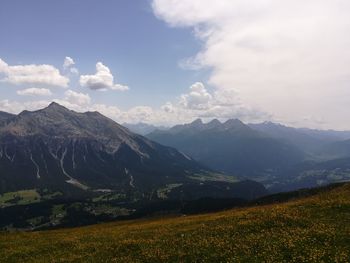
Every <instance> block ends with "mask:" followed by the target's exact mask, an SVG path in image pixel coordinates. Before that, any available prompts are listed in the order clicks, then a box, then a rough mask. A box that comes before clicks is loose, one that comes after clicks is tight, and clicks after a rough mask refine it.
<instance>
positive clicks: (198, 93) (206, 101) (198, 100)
mask: <svg viewBox="0 0 350 263" xmlns="http://www.w3.org/2000/svg"><path fill="white" fill-rule="evenodd" d="M211 100H212V96H211V95H210V94H209V92H208V91H207V90H206V89H205V87H204V85H203V83H201V82H196V83H194V84H193V85H192V86H191V87H190V92H189V93H188V94H183V95H182V96H181V101H180V103H181V105H183V106H184V107H186V108H189V109H195V110H196V109H197V110H200V109H208V108H209V107H210V102H211Z"/></svg>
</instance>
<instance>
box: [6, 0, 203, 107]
mask: <svg viewBox="0 0 350 263" xmlns="http://www.w3.org/2000/svg"><path fill="white" fill-rule="evenodd" d="M0 32H1V35H2V36H4V35H5V36H6V37H3V38H1V41H0V52H1V53H0V58H2V59H3V60H4V61H5V62H6V63H8V64H9V65H14V64H52V65H54V66H55V67H57V68H59V69H60V68H61V65H62V63H63V59H64V58H65V56H69V57H72V58H73V59H74V61H75V63H76V67H78V68H79V72H81V73H82V74H83V73H85V74H87V73H93V72H94V71H95V64H96V62H97V61H101V62H102V63H103V64H104V65H106V66H108V67H109V68H110V70H111V71H112V73H113V75H114V77H115V78H116V79H117V81H118V82H120V83H125V84H126V85H128V86H129V88H130V90H129V91H127V92H112V91H109V92H95V91H87V90H86V89H84V88H81V87H79V84H78V83H77V77H75V78H74V77H73V79H72V80H71V83H70V87H71V88H72V89H74V90H77V91H79V92H88V93H89V94H90V96H93V99H94V101H96V102H98V103H106V104H109V105H117V106H119V107H120V108H125V109H126V108H129V107H132V106H136V105H150V106H156V107H157V106H161V104H162V103H164V101H167V100H171V99H172V98H173V97H175V96H179V95H180V94H181V93H183V92H184V91H185V90H187V89H188V87H189V86H190V85H191V84H192V83H193V82H195V81H197V80H202V79H205V78H206V76H205V74H204V73H203V74H201V73H200V72H193V71H192V72H191V71H187V70H183V69H181V68H180V67H179V66H178V62H179V61H181V59H183V58H186V57H188V56H191V55H192V54H193V53H195V52H196V51H198V49H199V48H200V43H199V42H198V41H196V40H195V38H194V37H193V35H192V34H191V29H184V28H182V29H178V28H169V26H167V25H166V24H165V23H164V22H162V21H160V20H159V19H157V18H156V17H155V16H154V14H153V12H152V8H151V5H150V2H149V1H144V0H133V1H128V0H118V1H112V0H103V1H92V0H78V1H68V0H60V1H47V0H34V1H20V0H5V1H1V4H0ZM0 85H1V89H2V90H3V91H2V92H1V93H0V97H1V99H15V97H16V93H15V91H16V89H14V88H12V87H9V86H10V84H6V83H1V84H0ZM24 86H25V85H24ZM16 88H17V87H16ZM4 91H6V92H4ZM16 99H19V100H25V99H27V98H16Z"/></svg>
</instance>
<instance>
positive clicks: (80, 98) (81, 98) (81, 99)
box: [64, 90, 91, 106]
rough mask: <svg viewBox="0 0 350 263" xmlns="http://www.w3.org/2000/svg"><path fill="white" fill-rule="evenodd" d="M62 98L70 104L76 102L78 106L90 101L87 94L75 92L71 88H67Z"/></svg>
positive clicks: (87, 103)
mask: <svg viewBox="0 0 350 263" xmlns="http://www.w3.org/2000/svg"><path fill="white" fill-rule="evenodd" d="M64 99H65V100H66V101H68V102H69V103H71V104H77V105H79V106H86V105H89V104H90V102H91V98H90V96H89V94H84V93H80V92H75V91H73V90H67V91H66V92H65V93H64Z"/></svg>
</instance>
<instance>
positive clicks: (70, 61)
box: [63, 57, 75, 69]
mask: <svg viewBox="0 0 350 263" xmlns="http://www.w3.org/2000/svg"><path fill="white" fill-rule="evenodd" d="M74 64H75V62H74V60H73V59H72V58H71V57H65V58H64V62H63V68H64V69H67V68H69V67H71V66H73V65H74Z"/></svg>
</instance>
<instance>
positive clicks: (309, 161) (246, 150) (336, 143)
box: [146, 119, 350, 191]
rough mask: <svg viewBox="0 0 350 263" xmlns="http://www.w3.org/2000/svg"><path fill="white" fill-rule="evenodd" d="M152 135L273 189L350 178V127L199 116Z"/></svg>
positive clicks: (230, 171) (219, 168) (277, 189)
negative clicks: (207, 119)
mask: <svg viewBox="0 0 350 263" xmlns="http://www.w3.org/2000/svg"><path fill="white" fill-rule="evenodd" d="M146 136H147V137H148V138H150V139H152V140H154V141H157V142H159V143H161V144H164V145H168V146H171V147H174V148H177V149H178V150H180V151H182V152H183V153H185V154H186V155H189V156H191V157H193V158H194V159H195V160H197V161H199V162H200V163H202V164H205V165H207V166H208V167H210V168H212V169H215V170H218V171H222V172H224V173H227V174H231V175H235V176H241V177H245V178H250V179H253V180H257V181H259V182H262V183H264V185H265V186H266V187H268V188H269V190H270V191H284V190H293V189H297V188H301V187H314V186H317V185H322V184H327V183H332V182H338V181H345V180H349V179H350V178H348V174H350V173H349V171H348V167H347V165H345V164H346V161H344V160H346V158H348V157H349V158H350V140H347V139H349V138H350V132H348V131H333V130H313V129H306V128H292V127H287V126H284V125H281V124H276V123H272V122H264V123H258V124H244V123H242V122H241V121H240V120H237V119H230V120H227V121H226V122H223V123H222V122H220V121H219V120H217V119H214V120H212V121H210V122H208V123H203V122H202V121H201V120H200V119H197V120H195V121H193V122H192V123H189V124H183V125H176V126H174V127H172V128H170V129H168V130H156V131H153V132H151V133H150V134H148V135H146ZM338 159H341V160H339V161H336V160H338ZM333 160H335V162H330V161H333ZM332 163H333V164H337V166H334V165H332ZM322 166H326V167H328V168H329V169H328V170H327V172H328V173H331V174H337V176H326V175H325V174H322V175H320V174H319V170H318V169H316V167H322ZM311 167H314V168H315V170H312V169H311Z"/></svg>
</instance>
